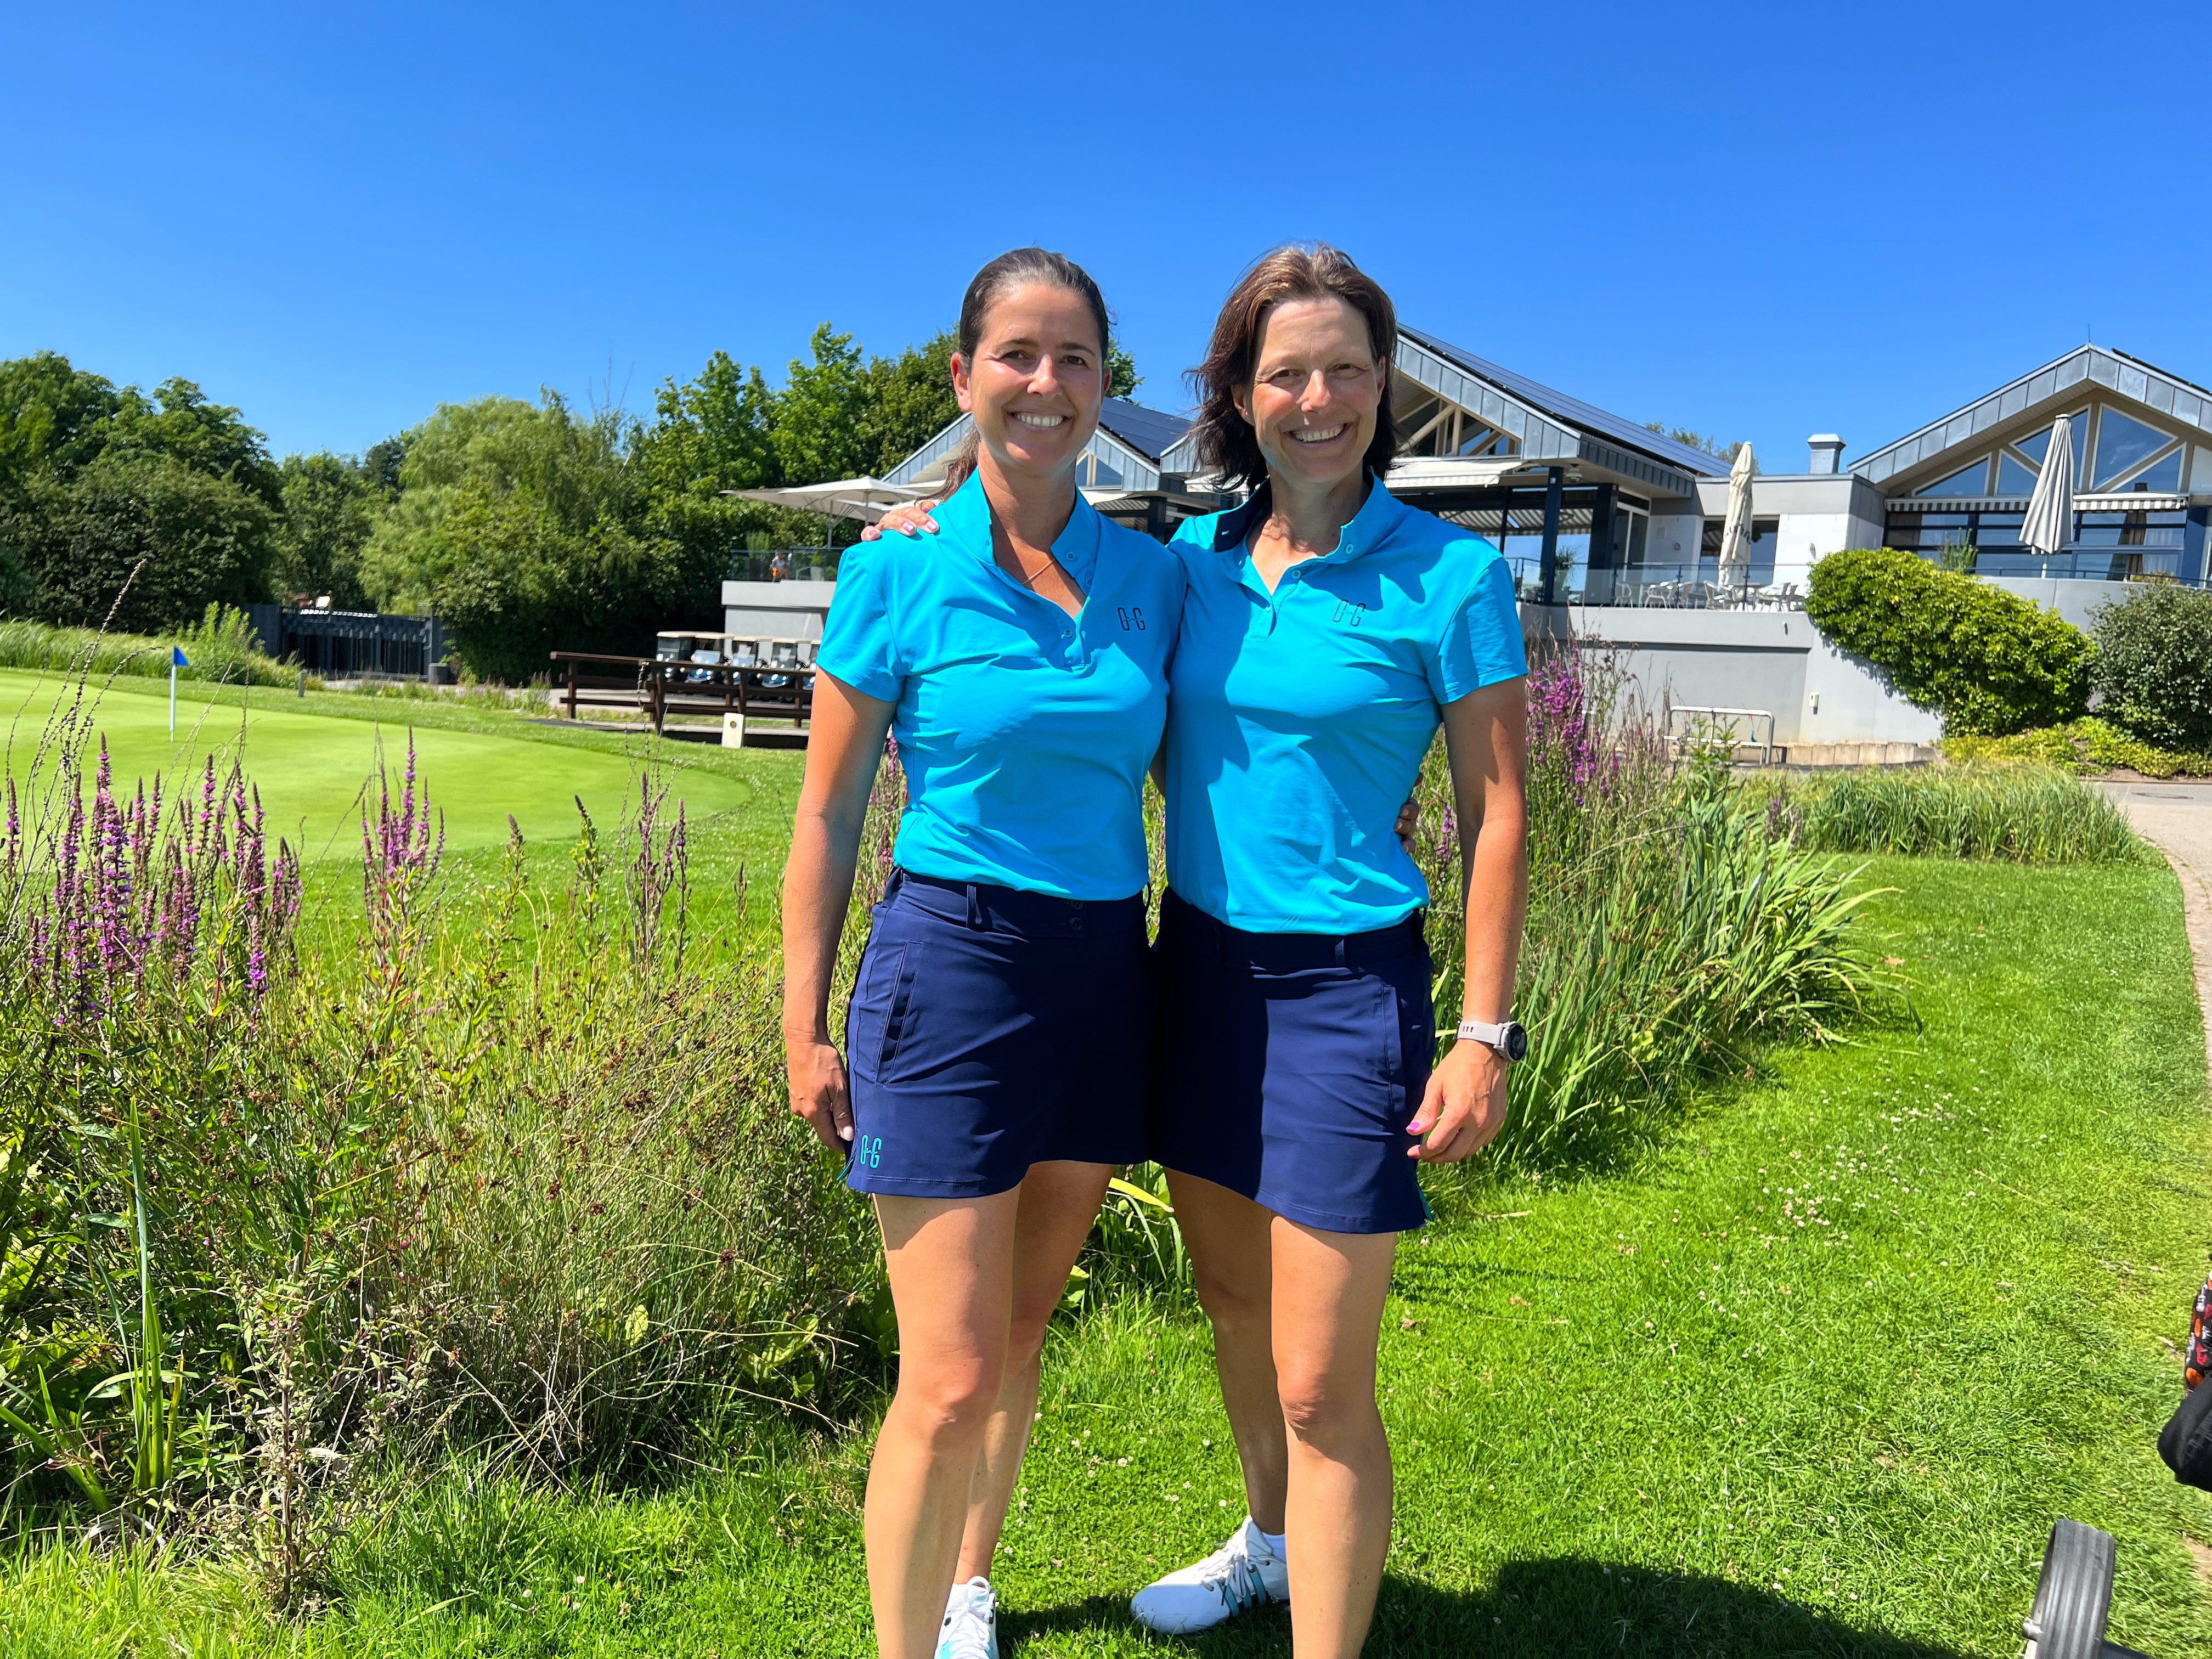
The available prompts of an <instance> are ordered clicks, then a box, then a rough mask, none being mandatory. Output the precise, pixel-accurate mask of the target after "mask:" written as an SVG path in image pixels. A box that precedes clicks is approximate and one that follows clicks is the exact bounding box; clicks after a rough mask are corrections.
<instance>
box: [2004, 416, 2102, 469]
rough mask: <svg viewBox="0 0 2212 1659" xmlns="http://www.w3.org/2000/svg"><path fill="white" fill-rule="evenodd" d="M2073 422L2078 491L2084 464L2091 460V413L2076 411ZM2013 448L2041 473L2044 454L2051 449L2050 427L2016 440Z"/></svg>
mask: <svg viewBox="0 0 2212 1659" xmlns="http://www.w3.org/2000/svg"><path fill="white" fill-rule="evenodd" d="M2073 422H2074V487H2075V489H2080V488H2081V474H2082V464H2083V463H2084V462H2085V461H2087V459H2089V411H2088V410H2086V409H2077V410H2075V411H2074V416H2073ZM2013 447H2014V448H2015V449H2016V450H2018V451H2019V452H2020V453H2021V454H2023V455H2025V456H2027V459H2028V461H2029V462H2030V464H2031V465H2033V466H2034V468H2035V470H2036V471H2039V472H2040V471H2042V470H2043V455H2044V452H2045V450H2047V449H2049V448H2050V447H2051V428H2050V427H2048V426H2045V427H2042V428H2039V429H2038V430H2036V431H2034V432H2031V433H2030V434H2028V435H2027V437H2025V438H2021V439H2018V440H2015V442H2014V444H2013Z"/></svg>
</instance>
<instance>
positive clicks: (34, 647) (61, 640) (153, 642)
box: [0, 605, 321, 686]
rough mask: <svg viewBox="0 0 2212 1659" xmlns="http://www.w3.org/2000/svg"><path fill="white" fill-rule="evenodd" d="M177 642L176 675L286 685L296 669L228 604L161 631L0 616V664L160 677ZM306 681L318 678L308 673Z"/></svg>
mask: <svg viewBox="0 0 2212 1659" xmlns="http://www.w3.org/2000/svg"><path fill="white" fill-rule="evenodd" d="M177 646H181V647H183V648H184V653H185V657H186V659H188V661H189V664H190V665H189V666H187V667H185V668H180V669H179V670H178V671H177V677H178V678H179V679H187V680H213V681H216V682H217V683H219V684H225V685H286V686H289V685H295V684H298V682H299V677H300V671H299V670H298V669H297V668H296V667H293V666H289V665H286V664H284V663H280V662H278V661H276V659H274V658H272V657H270V656H269V655H267V654H266V653H264V652H263V651H262V650H261V648H260V647H259V645H258V643H257V641H256V640H255V637H254V635H253V633H252V629H250V628H248V627H247V625H246V617H245V615H244V614H243V613H242V612H240V611H237V610H236V609H234V608H233V607H232V606H229V605H210V606H209V607H208V608H207V613H206V614H205V615H204V617H201V619H200V621H199V623H198V624H197V626H196V627H192V628H187V629H182V630H180V631H179V632H178V633H175V634H173V635H161V636H160V637H154V636H150V635H142V634H110V633H106V632H105V631H100V630H95V629H89V628H53V627H50V626H48V625H47V624H46V623H36V622H24V621H20V620H19V621H8V620H0V668H32V669H40V670H43V671H46V672H50V673H58V674H70V675H76V676H82V677H86V678H93V679H102V680H104V679H108V678H112V677H114V676H116V675H126V676H134V677H139V678H151V679H161V678H166V677H167V674H168V671H169V653H170V649H171V647H177ZM308 683H309V684H311V685H319V684H321V682H320V681H319V680H318V679H316V678H314V677H313V676H310V677H309V679H308Z"/></svg>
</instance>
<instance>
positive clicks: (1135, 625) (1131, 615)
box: [1114, 605, 1146, 634]
mask: <svg viewBox="0 0 2212 1659" xmlns="http://www.w3.org/2000/svg"><path fill="white" fill-rule="evenodd" d="M1114 614H1115V616H1117V617H1120V618H1121V631H1122V632H1123V633H1124V634H1127V633H1129V632H1131V631H1132V630H1133V631H1135V632H1137V633H1139V634H1142V633H1144V632H1145V631H1146V629H1145V607H1144V606H1142V605H1115V607H1114Z"/></svg>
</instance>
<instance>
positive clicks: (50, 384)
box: [0, 351, 122, 492]
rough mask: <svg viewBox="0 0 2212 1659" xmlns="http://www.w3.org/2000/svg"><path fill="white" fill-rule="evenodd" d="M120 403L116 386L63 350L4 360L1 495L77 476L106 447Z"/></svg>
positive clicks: (0, 376)
mask: <svg viewBox="0 0 2212 1659" xmlns="http://www.w3.org/2000/svg"><path fill="white" fill-rule="evenodd" d="M121 404H122V398H121V397H120V395H119V394H118V392H116V390H115V387H114V386H113V384H112V382H110V381H108V380H103V379H102V378H101V377H100V376H99V375H97V374H86V373H85V372H84V371H83V370H82V369H79V368H71V367H70V360H69V359H68V358H66V357H64V356H62V355H61V354H60V353H59V352H55V351H41V352H40V353H38V354H37V355H36V356H30V357H17V358H15V359H13V360H12V361H10V362H0V492H5V491H6V490H8V489H11V488H15V487H16V486H19V485H20V484H21V483H22V482H23V481H24V480H26V479H28V478H32V477H40V476H42V475H43V476H48V477H62V478H67V477H71V476H73V475H74V474H75V473H76V470H77V469H78V468H79V467H81V466H82V465H85V464H86V463H87V462H88V461H91V460H93V459H94V458H96V457H97V456H98V455H99V453H100V450H101V449H102V448H104V447H106V441H107V422H109V421H110V420H111V419H112V417H113V416H114V414H115V411H116V410H117V409H118V408H119V407H120V406H121Z"/></svg>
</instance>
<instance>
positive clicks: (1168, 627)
mask: <svg viewBox="0 0 2212 1659" xmlns="http://www.w3.org/2000/svg"><path fill="white" fill-rule="evenodd" d="M932 516H933V517H934V518H935V519H936V520H937V526H938V533H937V534H936V535H934V536H908V535H897V534H893V535H886V536H885V537H884V538H883V539H882V540H880V541H875V542H862V543H860V544H859V545H857V546H854V547H849V548H848V549H846V550H845V552H844V555H843V556H842V559H841V561H840V562H839V564H838V568H837V591H836V594H835V595H834V596H833V598H832V599H831V601H830V605H829V620H828V621H827V622H826V623H824V624H823V630H822V645H821V648H820V649H819V650H818V651H817V653H815V658H814V665H815V667H816V668H817V670H818V671H821V672H823V673H826V674H829V675H830V676H832V677H834V678H837V679H840V680H842V681H843V682H844V683H845V684H847V685H849V686H851V687H852V688H853V689H854V690H855V691H859V692H861V693H863V694H864V695H866V696H871V697H876V698H878V699H880V700H881V701H883V702H888V703H895V704H896V705H897V712H896V714H894V715H893V716H892V719H891V734H892V736H893V737H894V738H896V739H897V742H898V758H899V764H900V765H901V766H902V768H904V769H905V772H906V789H907V804H906V811H905V813H904V814H903V815H902V817H900V819H899V829H898V840H897V842H896V845H895V846H894V847H893V848H892V856H893V857H894V858H895V859H896V860H897V861H898V863H899V864H900V865H901V866H902V867H903V868H905V869H908V870H911V871H912V872H915V874H916V875H921V876H935V877H938V878H941V879H944V880H947V881H976V882H989V883H993V884H996V885H999V886H1002V887H1018V888H1021V889H1023V890H1025V891H1029V892H1033V893H1050V894H1053V895H1054V896H1058V897H1060V898H1070V899H1086V900H1089V899H1117V898H1126V897H1127V896H1129V895H1130V894H1132V893H1141V892H1143V891H1144V890H1145V885H1146V873H1147V872H1146V858H1145V828H1144V784H1145V769H1146V767H1148V766H1150V765H1151V764H1152V757H1153V756H1154V755H1155V754H1157V753H1158V750H1159V744H1160V730H1161V726H1162V725H1163V723H1164V721H1165V720H1166V718H1167V698H1168V686H1167V665H1168V659H1169V658H1170V656H1172V655H1173V654H1174V651H1175V644H1176V623H1177V618H1178V617H1179V616H1180V614H1181V611H1182V583H1183V577H1182V564H1181V562H1180V561H1179V560H1177V558H1176V556H1175V555H1174V554H1172V553H1170V552H1169V551H1168V550H1167V549H1166V548H1164V547H1163V546H1162V545H1161V544H1159V543H1158V542H1156V541H1154V540H1153V539H1152V538H1151V537H1149V536H1146V535H1141V534H1139V532H1136V531H1133V530H1125V529H1123V528H1122V527H1121V526H1119V525H1116V524H1114V523H1112V522H1111V521H1109V520H1106V519H1104V518H1102V517H1100V516H1099V514H1098V513H1097V510H1096V509H1095V508H1093V507H1091V505H1090V504H1089V503H1088V502H1086V501H1084V500H1083V498H1082V497H1081V496H1080V495H1078V496H1077V497H1076V501H1075V511H1074V513H1073V514H1072V515H1071V516H1070V517H1069V519H1068V521H1067V528H1066V529H1065V530H1063V531H1062V532H1060V538H1059V539H1058V540H1057V541H1055V542H1054V543H1053V544H1052V554H1053V556H1054V558H1055V559H1057V560H1059V561H1060V568H1062V569H1064V570H1066V572H1067V574H1068V575H1069V576H1071V577H1072V578H1073V580H1074V581H1075V584H1076V586H1079V587H1080V588H1081V589H1082V590H1083V593H1084V604H1083V609H1082V611H1081V613H1080V614H1079V615H1078V616H1075V617H1070V616H1068V614H1067V613H1066V611H1062V610H1061V609H1060V607H1059V606H1058V605H1054V603H1053V602H1052V601H1051V600H1049V599H1040V598H1039V597H1038V596H1037V595H1036V594H1035V593H1032V592H1030V591H1029V589H1028V588H1026V587H1024V586H1022V585H1021V583H1019V582H1018V581H1017V580H1014V579H1013V578H1012V576H1010V575H1008V574H1006V572H1005V571H1003V570H1001V569H1000V568H999V566H998V563H997V562H996V561H995V560H994V559H993V557H992V556H991V509H990V504H989V503H988V502H987V501H986V500H985V499H984V496H983V486H982V481H981V478H980V477H975V476H972V475H971V476H970V477H969V479H968V481H967V483H963V485H961V487H960V488H959V489H957V490H956V491H954V492H953V494H952V495H951V497H950V499H948V500H947V501H945V503H944V504H943V505H942V506H940V507H937V508H935V509H934V510H933V513H932Z"/></svg>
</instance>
